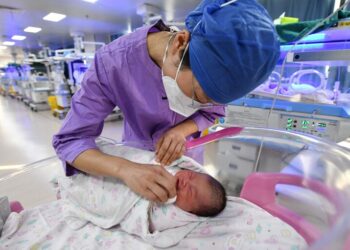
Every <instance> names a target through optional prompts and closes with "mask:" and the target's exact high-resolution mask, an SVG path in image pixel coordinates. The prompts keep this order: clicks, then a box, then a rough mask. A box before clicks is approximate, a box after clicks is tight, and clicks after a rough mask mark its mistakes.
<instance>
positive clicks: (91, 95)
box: [53, 21, 224, 176]
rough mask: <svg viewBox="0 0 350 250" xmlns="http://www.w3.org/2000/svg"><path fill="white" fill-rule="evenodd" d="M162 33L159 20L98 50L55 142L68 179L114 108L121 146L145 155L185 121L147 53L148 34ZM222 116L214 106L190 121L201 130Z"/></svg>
mask: <svg viewBox="0 0 350 250" xmlns="http://www.w3.org/2000/svg"><path fill="white" fill-rule="evenodd" d="M163 30H167V27H166V26H165V25H164V24H163V22H161V21H160V22H158V23H157V24H155V25H152V26H145V27H142V28H140V29H138V30H136V31H135V32H133V33H131V34H128V35H125V36H123V37H120V38H119V39H117V40H115V41H113V42H111V43H110V44H108V45H106V46H104V47H103V48H101V49H100V50H99V51H97V53H96V55H95V58H94V61H93V63H92V65H91V67H90V68H89V70H88V71H87V72H86V74H85V76H84V80H83V83H82V87H81V89H79V90H78V91H77V92H76V93H75V94H74V96H73V98H72V103H71V109H70V111H69V112H68V114H67V117H66V119H65V121H64V122H63V125H62V128H61V130H60V131H59V132H58V133H57V134H56V135H54V137H53V146H54V148H55V150H56V153H57V155H58V156H59V158H60V159H61V160H62V161H63V162H64V163H65V169H66V175H68V176H70V175H72V174H74V173H75V172H76V169H74V168H73V167H72V166H71V165H70V163H72V162H73V161H74V159H75V158H76V157H77V156H78V155H79V154H81V153H82V152H84V151H86V150H88V149H97V146H96V144H95V139H96V138H97V137H98V136H99V135H100V134H101V132H102V129H103V124H104V119H105V118H106V117H107V116H108V115H109V114H110V113H111V112H112V111H113V109H114V108H115V107H116V106H118V107H119V108H120V110H121V111H122V112H123V115H124V131H123V143H124V144H125V145H128V146H132V147H137V148H141V149H145V150H151V151H153V150H155V145H156V143H157V141H158V140H159V138H160V137H161V136H162V135H163V134H164V133H165V132H166V131H167V130H169V129H170V128H172V127H174V126H176V125H177V124H179V123H181V122H182V121H184V120H185V119H186V117H183V116H181V115H179V114H177V113H175V112H173V111H171V110H170V109H169V103H168V100H167V97H166V93H165V90H164V87H163V83H162V75H161V69H160V68H159V67H158V66H157V65H156V64H155V62H153V61H152V59H151V58H150V56H149V54H148V49H147V34H148V33H150V32H159V31H163ZM223 115H224V108H222V107H216V108H211V109H210V110H200V111H197V112H196V113H195V114H193V115H192V116H191V117H189V119H192V120H193V121H194V122H195V123H196V124H197V126H198V128H199V131H203V130H204V129H205V128H207V127H209V126H210V125H211V124H212V123H213V122H214V120H215V119H216V118H218V117H222V116H223ZM198 134H199V133H196V134H195V135H192V136H190V137H188V138H187V139H191V138H193V137H196V136H198ZM190 156H191V155H190ZM192 156H193V155H192ZM197 157H198V156H197ZM194 158H196V157H194ZM197 160H198V159H197Z"/></svg>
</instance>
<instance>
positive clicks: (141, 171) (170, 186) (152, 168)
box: [72, 149, 176, 202]
mask: <svg viewBox="0 0 350 250" xmlns="http://www.w3.org/2000/svg"><path fill="white" fill-rule="evenodd" d="M72 165H73V166H74V167H75V168H77V169H79V170H81V171H83V172H86V173H89V174H91V175H98V176H110V177H114V178H116V179H119V180H122V181H123V182H124V183H125V184H126V185H127V186H128V187H129V188H130V189H131V190H133V191H134V192H135V193H137V194H139V195H141V196H142V197H144V198H146V199H148V200H152V201H156V202H165V201H167V200H168V199H169V198H172V197H174V196H175V195H176V178H175V177H174V176H172V175H171V174H169V173H168V172H167V171H166V170H165V169H164V168H162V167H160V166H156V165H146V164H138V163H134V162H131V161H129V160H126V159H124V158H120V157H116V156H111V155H108V154H105V153H102V152H101V151H99V150H98V149H89V150H86V151H84V152H83V153H81V154H80V155H79V156H78V157H77V158H76V159H75V160H74V162H73V163H72Z"/></svg>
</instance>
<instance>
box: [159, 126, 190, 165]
mask: <svg viewBox="0 0 350 250" xmlns="http://www.w3.org/2000/svg"><path fill="white" fill-rule="evenodd" d="M185 144H186V136H185V135H184V133H183V130H182V129H181V127H174V128H172V129H170V130H168V131H167V132H166V133H165V134H164V135H163V136H162V137H161V138H160V139H159V141H158V142H157V145H156V160H157V162H159V163H160V164H162V165H170V164H171V163H172V162H173V161H175V160H177V159H179V158H180V157H181V156H182V155H183V154H184V153H185V151H186V147H185Z"/></svg>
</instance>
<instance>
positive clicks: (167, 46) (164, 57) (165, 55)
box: [162, 33, 176, 76]
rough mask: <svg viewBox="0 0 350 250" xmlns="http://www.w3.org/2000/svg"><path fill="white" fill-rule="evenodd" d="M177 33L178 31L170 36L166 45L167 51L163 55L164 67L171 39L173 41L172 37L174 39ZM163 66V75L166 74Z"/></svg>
mask: <svg viewBox="0 0 350 250" xmlns="http://www.w3.org/2000/svg"><path fill="white" fill-rule="evenodd" d="M175 35H176V33H174V34H171V36H170V38H169V40H168V43H167V45H166V47H165V52H164V56H163V67H164V62H165V59H166V57H167V55H168V50H169V46H170V41H171V39H173V37H174V36H175ZM163 67H162V76H164V73H163Z"/></svg>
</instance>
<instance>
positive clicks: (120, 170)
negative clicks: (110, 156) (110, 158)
mask: <svg viewBox="0 0 350 250" xmlns="http://www.w3.org/2000/svg"><path fill="white" fill-rule="evenodd" d="M132 164H133V162H131V161H129V160H126V159H123V158H118V159H116V161H115V162H114V163H113V177H115V178H117V179H119V180H121V181H123V182H124V181H125V177H126V175H127V172H128V170H129V169H130V168H131V167H132Z"/></svg>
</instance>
